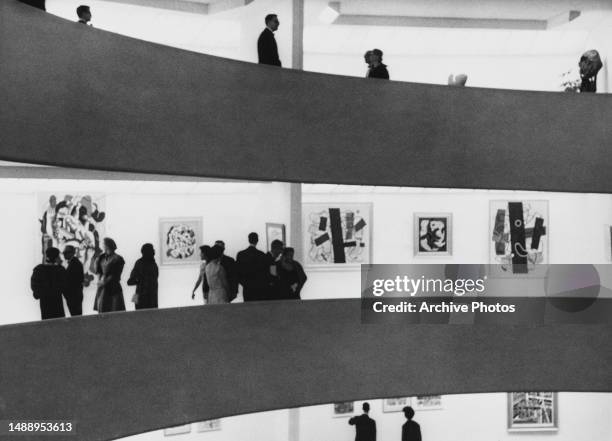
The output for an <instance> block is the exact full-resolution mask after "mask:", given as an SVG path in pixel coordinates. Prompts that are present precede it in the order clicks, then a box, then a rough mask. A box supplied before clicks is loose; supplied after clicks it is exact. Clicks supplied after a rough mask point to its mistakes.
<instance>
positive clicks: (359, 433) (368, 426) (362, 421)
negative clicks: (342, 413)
mask: <svg viewBox="0 0 612 441" xmlns="http://www.w3.org/2000/svg"><path fill="white" fill-rule="evenodd" d="M362 409H363V415H359V416H355V417H353V418H351V419H350V420H349V421H348V423H349V424H350V425H351V426H355V441H376V421H374V420H373V419H372V418H370V416H369V415H368V412H369V411H370V404H369V403H363V406H362Z"/></svg>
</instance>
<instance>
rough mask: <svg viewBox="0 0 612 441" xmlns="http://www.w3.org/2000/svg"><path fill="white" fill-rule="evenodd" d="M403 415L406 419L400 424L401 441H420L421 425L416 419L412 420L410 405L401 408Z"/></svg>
mask: <svg viewBox="0 0 612 441" xmlns="http://www.w3.org/2000/svg"><path fill="white" fill-rule="evenodd" d="M402 410H403V411H404V416H405V417H406V419H407V420H408V421H406V422H405V423H404V425H403V426H402V441H421V426H419V423H417V422H416V421H412V418H414V409H413V408H412V407H410V406H406V407H404V408H403V409H402Z"/></svg>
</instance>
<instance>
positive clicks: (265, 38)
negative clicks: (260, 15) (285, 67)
mask: <svg viewBox="0 0 612 441" xmlns="http://www.w3.org/2000/svg"><path fill="white" fill-rule="evenodd" d="M265 21H266V28H265V29H264V30H263V31H262V32H261V34H259V38H258V39H257V55H258V57H259V64H270V65H272V66H279V67H280V66H281V61H280V58H279V57H278V46H277V45H276V39H275V38H274V32H276V30H277V29H278V25H279V24H280V22H279V21H278V16H277V15H276V14H268V15H266V18H265Z"/></svg>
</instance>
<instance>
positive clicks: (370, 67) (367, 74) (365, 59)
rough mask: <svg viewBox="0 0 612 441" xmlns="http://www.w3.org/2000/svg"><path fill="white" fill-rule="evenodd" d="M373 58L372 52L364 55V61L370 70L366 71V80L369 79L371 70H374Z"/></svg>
mask: <svg viewBox="0 0 612 441" xmlns="http://www.w3.org/2000/svg"><path fill="white" fill-rule="evenodd" d="M371 56H372V51H367V52H366V53H365V54H363V60H364V61H365V64H367V65H368V70H367V71H366V75H365V76H366V78H368V77H369V76H370V69H372V65H371V64H370V57H371Z"/></svg>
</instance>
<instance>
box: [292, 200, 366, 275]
mask: <svg viewBox="0 0 612 441" xmlns="http://www.w3.org/2000/svg"><path fill="white" fill-rule="evenodd" d="M371 212H372V205H371V204H363V203H362V204H359V203H354V204H304V206H303V210H302V213H303V218H302V228H303V231H304V263H305V264H306V265H308V266H310V267H319V268H325V267H327V268H338V267H340V266H350V265H353V266H356V265H360V264H368V263H370V259H371V258H370V252H371V228H372V214H371Z"/></svg>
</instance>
